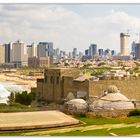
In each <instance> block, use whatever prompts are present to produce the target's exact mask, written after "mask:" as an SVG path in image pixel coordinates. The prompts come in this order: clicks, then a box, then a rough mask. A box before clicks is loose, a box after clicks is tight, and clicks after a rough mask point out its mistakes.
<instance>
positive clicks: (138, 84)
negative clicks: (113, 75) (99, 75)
mask: <svg viewBox="0 0 140 140" xmlns="http://www.w3.org/2000/svg"><path fill="white" fill-rule="evenodd" d="M109 85H116V86H117V87H118V89H119V90H120V92H121V93H122V94H124V95H125V96H126V97H128V98H129V99H136V100H140V79H129V80H128V79H127V80H125V79H124V80H99V81H90V84H89V95H90V96H92V97H93V96H98V95H100V94H101V93H102V92H103V91H104V90H106V89H107V87H108V86H109Z"/></svg>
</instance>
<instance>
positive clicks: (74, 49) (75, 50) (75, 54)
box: [72, 48, 77, 58]
mask: <svg viewBox="0 0 140 140" xmlns="http://www.w3.org/2000/svg"><path fill="white" fill-rule="evenodd" d="M72 56H73V58H75V57H76V56H77V48H73V52H72Z"/></svg>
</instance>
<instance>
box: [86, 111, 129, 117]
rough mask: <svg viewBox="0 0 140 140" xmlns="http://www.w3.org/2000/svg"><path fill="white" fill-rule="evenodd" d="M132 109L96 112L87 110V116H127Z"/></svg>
mask: <svg viewBox="0 0 140 140" xmlns="http://www.w3.org/2000/svg"><path fill="white" fill-rule="evenodd" d="M130 111H131V110H101V111H94V112H87V113H86V116H87V117H90V118H92V117H95V116H101V117H106V118H117V117H127V116H128V114H129V112H130Z"/></svg>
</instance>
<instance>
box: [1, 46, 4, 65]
mask: <svg viewBox="0 0 140 140" xmlns="http://www.w3.org/2000/svg"><path fill="white" fill-rule="evenodd" d="M4 63H5V46H4V45H0V64H4Z"/></svg>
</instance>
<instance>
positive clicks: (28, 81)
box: [0, 73, 37, 91]
mask: <svg viewBox="0 0 140 140" xmlns="http://www.w3.org/2000/svg"><path fill="white" fill-rule="evenodd" d="M36 79H37V77H33V78H32V77H29V76H22V75H17V74H15V73H10V74H8V73H0V81H10V82H15V83H16V84H17V85H23V86H25V87H26V88H27V89H28V90H29V91H30V90H31V87H36Z"/></svg>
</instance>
